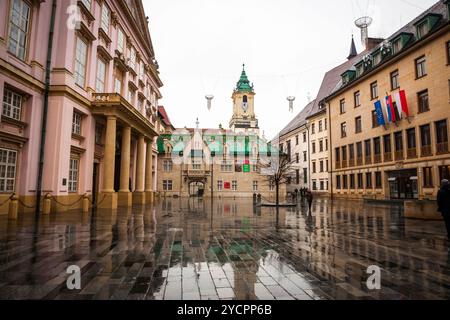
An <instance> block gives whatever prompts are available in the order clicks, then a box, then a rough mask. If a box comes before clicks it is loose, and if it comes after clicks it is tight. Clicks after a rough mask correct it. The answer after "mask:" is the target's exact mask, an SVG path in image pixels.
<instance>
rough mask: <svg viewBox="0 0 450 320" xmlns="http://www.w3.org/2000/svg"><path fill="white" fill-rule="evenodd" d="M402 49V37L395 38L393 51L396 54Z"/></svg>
mask: <svg viewBox="0 0 450 320" xmlns="http://www.w3.org/2000/svg"><path fill="white" fill-rule="evenodd" d="M400 50H402V39H401V38H399V39H397V40H395V41H394V42H393V44H392V51H393V53H394V54H396V53H398V52H400Z"/></svg>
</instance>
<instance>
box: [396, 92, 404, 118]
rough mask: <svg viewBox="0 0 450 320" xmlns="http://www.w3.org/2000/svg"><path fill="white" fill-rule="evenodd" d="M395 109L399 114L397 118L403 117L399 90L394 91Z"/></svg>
mask: <svg viewBox="0 0 450 320" xmlns="http://www.w3.org/2000/svg"><path fill="white" fill-rule="evenodd" d="M395 109H396V110H397V114H398V116H399V119H401V118H403V114H402V103H401V99H400V93H399V92H396V93H395Z"/></svg>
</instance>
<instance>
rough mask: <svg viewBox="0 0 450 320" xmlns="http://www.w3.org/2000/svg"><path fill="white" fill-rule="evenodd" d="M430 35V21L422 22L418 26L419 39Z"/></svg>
mask: <svg viewBox="0 0 450 320" xmlns="http://www.w3.org/2000/svg"><path fill="white" fill-rule="evenodd" d="M427 33H428V20H426V21H424V22H422V23H421V24H419V25H418V26H417V38H419V39H420V38H422V37H423V36H424V35H426V34H427Z"/></svg>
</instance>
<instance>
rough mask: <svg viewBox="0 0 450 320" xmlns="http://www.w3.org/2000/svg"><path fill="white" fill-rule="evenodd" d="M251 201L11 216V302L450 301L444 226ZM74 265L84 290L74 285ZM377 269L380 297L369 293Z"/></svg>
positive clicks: (396, 215) (360, 207)
mask: <svg viewBox="0 0 450 320" xmlns="http://www.w3.org/2000/svg"><path fill="white" fill-rule="evenodd" d="M251 202H252V201H251V199H250V200H215V201H214V202H213V203H211V202H210V201H208V200H205V201H202V200H199V199H162V200H161V201H160V202H159V203H158V204H157V205H156V206H155V207H150V206H147V207H134V208H133V209H120V210H118V211H117V212H114V213H111V212H107V211H96V212H93V213H89V214H82V213H79V212H69V213H64V214H57V215H53V216H50V217H40V219H39V221H38V222H36V221H35V219H34V217H33V215H24V216H21V217H20V218H19V220H18V221H8V219H7V217H0V299H150V300H153V299H172V300H180V299H183V300H198V299H204V300H207V299H214V300H215V299H224V300H226V299H239V300H244V299H245V300H254V299H284V300H286V299H288V300H294V299H295V300H311V299H450V257H449V255H448V253H447V246H448V244H447V243H446V241H445V234H444V232H445V231H444V227H443V223H442V222H439V221H434V222H433V221H419V220H405V219H403V218H402V217H401V209H400V208H399V207H395V206H392V207H391V206H385V205H373V204H371V205H368V204H362V203H360V202H350V201H346V202H344V201H334V202H331V201H330V200H327V199H318V200H317V201H316V202H315V203H314V205H313V210H312V214H308V212H307V210H306V208H304V207H302V206H299V207H298V208H281V209H279V212H278V213H277V211H276V209H274V208H258V209H254V208H253V206H252V203H251ZM211 212H213V214H211ZM70 265H77V266H79V267H80V268H81V272H82V277H81V284H82V288H81V290H73V291H71V290H69V289H67V287H66V280H67V277H68V274H67V273H66V270H67V267H68V266H70ZM371 265H376V266H379V267H380V268H381V289H380V290H369V289H368V288H367V285H366V281H367V278H368V277H369V275H368V274H367V268H368V267H369V266H371Z"/></svg>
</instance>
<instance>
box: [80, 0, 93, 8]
mask: <svg viewBox="0 0 450 320" xmlns="http://www.w3.org/2000/svg"><path fill="white" fill-rule="evenodd" d="M81 2H82V3H83V4H84V6H85V7H86V8H87V9H88V10H91V0H82V1H81Z"/></svg>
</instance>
